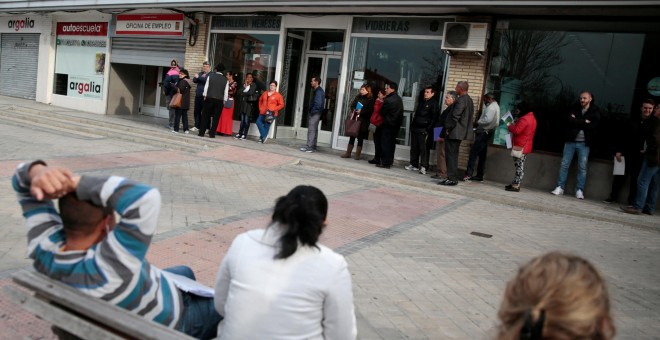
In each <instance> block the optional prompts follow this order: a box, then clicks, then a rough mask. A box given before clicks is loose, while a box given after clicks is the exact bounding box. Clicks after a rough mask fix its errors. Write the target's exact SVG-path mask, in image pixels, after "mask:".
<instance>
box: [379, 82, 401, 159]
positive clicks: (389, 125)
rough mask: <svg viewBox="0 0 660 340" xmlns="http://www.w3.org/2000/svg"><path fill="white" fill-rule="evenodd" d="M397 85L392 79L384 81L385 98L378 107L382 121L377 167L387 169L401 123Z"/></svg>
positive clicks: (392, 155)
mask: <svg viewBox="0 0 660 340" xmlns="http://www.w3.org/2000/svg"><path fill="white" fill-rule="evenodd" d="M398 89H399V85H398V84H397V83H395V82H393V81H391V82H387V83H385V94H386V95H385V99H384V100H383V106H382V107H381V108H380V115H381V117H383V123H382V124H380V127H379V129H382V131H381V136H380V138H381V143H380V145H381V157H380V163H379V164H376V166H377V167H379V168H383V169H389V168H390V167H392V163H394V152H395V150H396V136H397V135H398V133H399V129H400V128H401V124H402V123H403V100H402V99H401V96H399V94H398V93H397V92H396V91H397V90H398Z"/></svg>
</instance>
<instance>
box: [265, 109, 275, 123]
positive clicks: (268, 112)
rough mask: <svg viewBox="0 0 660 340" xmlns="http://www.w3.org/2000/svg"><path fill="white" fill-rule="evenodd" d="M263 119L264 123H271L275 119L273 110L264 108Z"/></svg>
mask: <svg viewBox="0 0 660 340" xmlns="http://www.w3.org/2000/svg"><path fill="white" fill-rule="evenodd" d="M264 120H265V121H266V123H268V124H271V123H272V122H273V121H275V112H273V111H271V110H266V114H265V117H264Z"/></svg>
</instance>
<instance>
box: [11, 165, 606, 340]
mask: <svg viewBox="0 0 660 340" xmlns="http://www.w3.org/2000/svg"><path fill="white" fill-rule="evenodd" d="M12 186H13V188H14V189H15V191H16V194H17V196H18V200H19V203H20V205H21V208H22V210H23V215H24V216H26V222H27V225H28V232H27V235H28V241H29V242H28V254H29V256H30V258H31V259H32V260H33V261H34V268H35V270H37V271H39V272H41V273H42V274H44V275H47V276H49V277H51V278H52V279H55V280H60V281H62V282H64V283H66V284H69V285H71V286H73V287H75V288H77V289H80V290H81V291H82V292H84V293H85V294H88V295H91V296H93V297H97V298H99V299H102V300H105V301H107V302H108V303H111V304H114V305H117V306H119V307H120V308H124V309H126V310H128V311H129V312H132V313H135V314H138V315H141V316H143V317H145V318H148V319H150V320H153V321H154V322H156V323H160V324H163V325H165V326H167V327H170V328H173V329H175V330H178V331H180V332H182V333H185V334H188V335H190V336H192V337H195V338H199V339H210V338H215V337H219V338H220V339H339V340H344V339H355V338H356V336H357V327H356V319H355V311H354V304H353V294H352V283H351V274H350V272H349V268H348V265H347V262H346V260H345V259H344V257H343V256H341V255H339V254H337V253H336V252H334V251H333V250H331V249H330V248H327V247H325V246H323V245H321V244H319V242H318V240H319V236H320V235H321V234H322V232H323V230H324V229H325V228H328V227H329V226H328V225H331V223H332V221H329V219H328V206H329V203H328V200H327V198H326V197H325V195H324V194H323V192H321V191H320V190H319V189H318V188H315V187H312V186H305V185H301V186H297V187H295V188H294V189H292V190H291V191H290V192H289V193H288V194H286V195H284V196H282V197H280V198H278V199H277V200H276V203H275V207H274V209H273V214H272V218H271V220H270V222H269V223H268V226H266V228H265V229H257V230H251V231H248V232H245V233H243V234H240V235H239V236H237V237H236V238H235V239H234V241H233V242H232V244H231V246H230V248H229V250H228V251H227V253H226V255H225V256H224V258H223V260H222V263H221V264H220V266H219V272H218V275H217V279H216V283H215V289H213V290H212V292H213V293H211V294H206V293H204V294H202V293H199V292H191V291H188V290H183V289H182V282H186V280H193V281H194V280H195V275H194V272H193V271H192V270H191V269H190V267H188V266H185V265H182V266H176V267H171V268H166V269H162V270H161V269H159V268H157V267H156V266H154V265H152V264H151V263H149V261H148V260H147V259H146V253H147V250H148V248H149V245H150V243H151V239H152V237H153V235H154V234H155V231H156V226H157V218H158V215H159V212H160V204H161V197H160V193H159V191H158V190H157V189H156V188H153V187H151V186H149V185H146V184H139V183H136V182H133V181H130V180H128V179H125V178H121V177H117V176H109V177H94V176H88V175H82V176H80V175H77V174H74V173H73V172H71V171H70V170H68V169H65V168H60V167H51V166H48V165H47V164H46V163H45V162H44V161H40V160H37V161H32V162H28V163H22V164H20V165H19V166H18V167H17V169H16V172H15V174H14V176H13V177H12ZM54 200H57V204H58V209H57V210H56V209H55V203H54ZM115 215H117V216H119V220H116V218H115ZM209 290H210V289H209ZM498 316H499V320H500V324H499V327H498V335H497V338H498V339H503V340H504V339H612V338H613V337H614V334H615V331H616V330H615V327H614V323H613V320H612V317H611V314H610V302H609V296H608V292H607V287H606V284H605V282H604V280H603V278H602V276H601V274H600V273H599V272H598V271H597V270H596V268H595V267H594V266H593V265H592V264H591V263H589V262H588V261H587V260H585V259H583V258H580V257H577V256H574V255H569V254H562V253H557V252H552V253H548V254H545V255H542V256H539V257H536V258H534V259H532V260H531V261H530V262H529V263H527V264H525V265H524V266H522V267H521V268H520V269H519V270H518V273H517V274H516V275H515V277H514V278H513V279H512V280H511V281H509V283H508V284H507V287H506V291H505V293H504V298H503V301H502V304H501V307H500V310H499V313H498Z"/></svg>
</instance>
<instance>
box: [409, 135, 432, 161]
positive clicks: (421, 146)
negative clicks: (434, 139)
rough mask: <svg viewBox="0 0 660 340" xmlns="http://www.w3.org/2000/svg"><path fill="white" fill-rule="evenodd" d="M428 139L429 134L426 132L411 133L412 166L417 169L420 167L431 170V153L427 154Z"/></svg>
mask: <svg viewBox="0 0 660 340" xmlns="http://www.w3.org/2000/svg"><path fill="white" fill-rule="evenodd" d="M428 137H429V134H428V132H427V131H426V130H420V129H412V130H411V131H410V164H412V165H413V166H414V167H416V168H419V166H420V165H421V166H423V167H424V168H425V169H427V170H428V168H429V153H428V152H426V148H427V146H428V143H427V139H428ZM420 156H421V158H422V160H421V161H420V160H419V158H420Z"/></svg>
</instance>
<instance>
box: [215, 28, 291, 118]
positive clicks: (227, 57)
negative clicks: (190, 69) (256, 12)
mask: <svg viewBox="0 0 660 340" xmlns="http://www.w3.org/2000/svg"><path fill="white" fill-rule="evenodd" d="M280 21H281V19H280V18H279V17H259V16H250V17H240V16H239V17H222V16H219V17H213V21H212V24H211V37H210V41H209V62H210V63H211V65H212V67H215V66H217V65H218V64H220V63H222V64H223V65H224V66H225V69H226V70H227V71H232V72H237V73H238V77H236V78H235V80H236V81H237V82H239V84H242V82H243V81H244V80H245V75H246V74H247V73H252V74H253V75H254V76H255V78H254V80H255V82H256V83H257V84H258V85H259V87H260V89H261V90H262V91H264V90H267V89H268V82H269V81H271V80H273V79H275V65H276V61H277V52H278V51H277V49H278V46H279V39H280V35H279V27H280ZM220 28H222V29H227V30H232V29H241V28H242V29H245V30H244V31H243V32H246V33H243V32H241V33H236V32H221V31H216V29H220ZM249 30H255V31H271V32H272V33H271V32H253V33H249ZM239 103H240V102H239ZM240 112H241V111H240V109H235V110H234V119H235V120H238V119H240Z"/></svg>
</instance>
